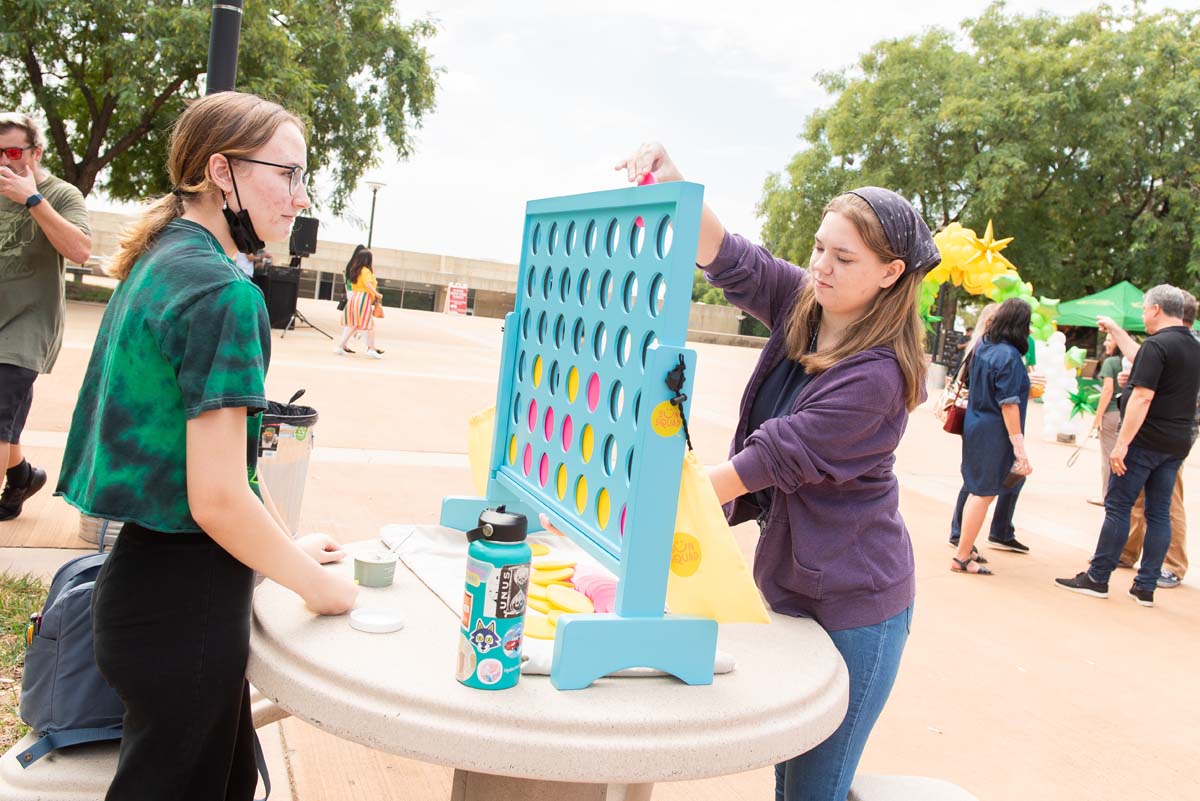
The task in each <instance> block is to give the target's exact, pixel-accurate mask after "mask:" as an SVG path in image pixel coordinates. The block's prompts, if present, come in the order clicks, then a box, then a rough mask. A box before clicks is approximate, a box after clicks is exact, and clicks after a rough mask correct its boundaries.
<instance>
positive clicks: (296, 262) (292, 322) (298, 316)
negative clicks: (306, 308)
mask: <svg viewBox="0 0 1200 801" xmlns="http://www.w3.org/2000/svg"><path fill="white" fill-rule="evenodd" d="M291 269H292V270H295V271H297V272H299V270H300V257H299V256H292V263H291ZM297 320H299V321H300V322H302V323H304V324H305V325H307V326H308V327H309V328H312V329H313V330H315V331H317V332H318V333H321V334H324V335H325V338H326V339H333V336H332V335H331V334H329V333H328V332H326V331H324V330H323V329H321V328H320V327H318V326H315V325H313V324H312V322H310V321H309V319H308V318H307V317H305V316H304V312H302V311H300V309H299V308H298V301H297V305H293V306H292V316H291V318H289V319H288V321H287V325H285V326H284V327H283V331H281V332H280V333H279V338H280V339H283V338H284V337H285V336H287V332H288V331H291V330H292V329H294V328H295V327H296V321H297Z"/></svg>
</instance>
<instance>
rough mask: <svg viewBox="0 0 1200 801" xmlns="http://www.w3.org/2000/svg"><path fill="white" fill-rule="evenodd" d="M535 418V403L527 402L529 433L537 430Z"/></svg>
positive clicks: (536, 415)
mask: <svg viewBox="0 0 1200 801" xmlns="http://www.w3.org/2000/svg"><path fill="white" fill-rule="evenodd" d="M537 417H538V413H537V401H535V400H531V401H530V402H529V430H530V431H533V430H535V429H536V428H537Z"/></svg>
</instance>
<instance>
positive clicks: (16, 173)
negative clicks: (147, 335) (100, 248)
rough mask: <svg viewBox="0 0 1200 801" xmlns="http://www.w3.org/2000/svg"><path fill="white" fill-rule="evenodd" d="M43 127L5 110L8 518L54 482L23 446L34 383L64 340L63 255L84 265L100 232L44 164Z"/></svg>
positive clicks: (0, 359) (2, 389)
mask: <svg viewBox="0 0 1200 801" xmlns="http://www.w3.org/2000/svg"><path fill="white" fill-rule="evenodd" d="M45 146H46V140H45V137H44V136H43V134H42V130H41V128H40V127H38V125H37V123H36V122H34V121H33V119H32V118H31V117H29V116H27V115H25V114H20V113H15V112H5V113H3V114H0V470H5V471H6V472H5V475H4V492H3V493H2V494H0V520H12V519H14V518H15V517H17V516H18V515H20V514H21V508H22V507H23V506H24V505H25V502H26V501H27V500H29V498H30V497H32V496H33V495H34V494H35V493H36V492H38V491H39V490H40V489H41V488H42V487H44V486H45V485H46V471H45V470H43V469H41V468H40V467H34V466H33V465H31V464H30V463H29V462H28V461H27V460H26V459H25V455H24V453H23V452H22V450H21V433H22V432H23V431H24V429H25V421H26V420H27V419H28V417H29V409H30V407H31V406H32V405H33V384H34V382H35V381H36V380H37V377H38V375H39V374H42V373H49V372H50V371H51V370H52V369H53V368H54V363H55V362H56V361H57V360H58V352H59V349H60V348H61V347H62V336H63V317H64V314H65V308H64V303H63V297H64V292H65V285H64V283H63V259H64V258H66V259H69V260H71V261H73V262H75V263H76V264H83V263H84V262H86V261H87V260H88V258H89V257H90V256H91V252H92V235H91V229H90V228H89V226H88V212H87V206H86V205H84V202H83V195H82V194H81V193H80V192H79V190H78V189H76V188H75V187H74V186H72V185H71V184H69V183H67V182H66V181H63V180H61V179H60V178H57V177H55V176H53V175H51V174H50V173H49V172H48V171H47V170H46V169H45V168H44V167H42V149H43V148H44V147H45Z"/></svg>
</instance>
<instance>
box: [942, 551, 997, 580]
mask: <svg viewBox="0 0 1200 801" xmlns="http://www.w3.org/2000/svg"><path fill="white" fill-rule="evenodd" d="M950 561H951V562H953V563H954V564H955V565H957V567H951V568H950V572H952V573H970V574H971V575H973V576H991V575H995V574H994V573H992V571H991V570H989V569H988V568H986V567H984V566H983V565H979V569H978V570H971V569H970V568H969V567H967V566H968V565H970V564H971V563H972V562H975V563H977V564H978V561H979V560H977V559H974V558H968V559H959V558H958V557H956V556H951V557H950Z"/></svg>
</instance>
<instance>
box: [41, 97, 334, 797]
mask: <svg viewBox="0 0 1200 801" xmlns="http://www.w3.org/2000/svg"><path fill="white" fill-rule="evenodd" d="M305 161H306V159H305V141H304V128H303V125H302V124H301V123H300V121H299V120H298V119H297V118H296V117H295V116H293V115H292V114H290V113H288V112H287V111H285V110H284V109H283V108H281V107H280V106H278V105H276V104H274V103H270V102H267V101H265V100H262V99H260V98H257V97H254V96H253V95H247V94H241V93H237V92H223V93H219V94H214V95H209V96H208V97H205V98H203V99H201V100H198V101H196V102H194V103H192V104H191V105H190V106H189V107H188V109H187V110H186V111H185V112H184V113H183V114H182V115H181V116H180V118H179V120H178V121H177V122H176V125H175V129H174V131H173V132H172V135H171V146H170V156H169V161H168V165H167V166H168V169H169V172H170V176H171V181H172V183H173V184H174V186H175V187H176V189H175V191H174V192H172V193H171V194H170V195H168V196H166V197H164V198H162V199H160V200H158V201H157V202H155V203H153V204H152V205H151V206H150V207H149V208H148V209H147V210H146V212H145V215H144V217H143V218H142V219H141V221H140V222H139V224H138V225H136V226H135V227H134V228H133V229H132V230H131V231H130V232H128V233H127V234H126V235H125V237H124V238H123V240H122V243H121V250H120V252H119V253H118V254H117V256H116V257H115V259H114V261H113V264H112V267H111V272H112V273H113V274H114V275H115V276H116V277H118V278H120V279H122V283H121V284H120V286H119V287H118V288H117V291H116V293H115V294H114V295H113V298H112V300H111V301H110V303H109V305H108V308H107V309H106V310H105V314H104V320H103V322H102V323H101V326H100V331H99V333H98V334H97V338H96V345H95V347H94V349H93V351H92V357H91V361H90V362H89V364H88V370H87V375H86V377H85V379H84V384H83V388H82V390H81V391H80V394H79V402H78V404H77V405H76V408H75V414H74V418H73V420H72V422H71V433H70V436H69V437H68V440H67V449H66V453H65V456H64V460H63V468H62V473H61V479H60V481H59V486H58V491H59V493H60V494H61V495H62V496H63V497H64V498H66V500H67V501H68V502H70V503H71V504H73V505H75V506H77V507H78V508H79V509H80V510H82V511H83V512H86V513H88V514H91V515H96V516H99V517H105V518H110V519H114V520H123V521H125V525H124V527H123V529H122V531H121V535H120V537H119V539H118V541H117V545H116V547H115V548H114V549H113V552H112V554H111V556H110V557H109V558H108V560H107V562H106V563H105V565H104V568H103V570H102V571H101V573H100V576H99V578H98V579H97V581H96V589H95V594H94V596H93V626H94V630H95V651H96V663H97V665H98V666H99V668H100V671H101V672H102V673H103V674H104V677H105V678H106V679H107V680H108V682H109V683H110V684H112V686H113V687H114V688H115V689H116V691H117V693H118V694H119V695H120V696H121V699H122V700H123V701H124V702H125V718H124V732H123V738H122V741H121V756H120V761H119V763H118V766H117V772H116V775H115V777H114V778H113V782H112V785H111V787H110V789H109V791H108V796H107V797H108V798H109V799H121V800H122V801H127V799H163V800H164V801H165V799H172V801H177V800H178V799H196V801H201V800H202V799H203V800H204V801H208V800H209V799H229V800H232V799H246V801H249V799H251V798H253V795H254V790H255V785H256V781H257V773H256V767H255V759H254V730H253V723H252V720H251V715H250V704H249V690H248V685H247V683H246V678H245V670H246V660H247V657H248V655H249V642H250V600H251V595H252V592H253V588H254V571H255V570H257V571H259V572H260V573H263V574H264V575H266V576H267V577H268V578H271V579H273V580H275V581H278V582H279V583H280V584H283V585H284V586H286V587H288V588H290V589H292V590H294V591H295V592H296V593H298V594H299V595H300V596H301V597H302V598H303V599H304V600H305V602H306V603H307V604H308V606H309V607H310V608H312V610H313V611H315V612H317V613H319V614H341V613H344V612H346V611H348V610H349V609H350V607H351V606H352V605H353V603H354V599H355V597H356V594H357V588H356V587H355V586H354V584H353V583H352V582H350V581H349V580H348V579H346V578H345V577H342V576H340V575H338V574H336V573H334V572H331V571H328V570H325V569H322V568H321V566H320V563H322V562H328V561H333V560H336V559H339V558H341V556H342V554H341V552H340V550H338V548H337V545H336V544H335V543H333V542H332V541H331V540H329V539H328V538H323V537H315V538H306V539H304V540H301V541H297V542H293V541H292V539H291V538H290V536H289V535H288V533H287V529H286V527H285V526H284V524H283V522H282V519H281V518H280V517H279V514H278V512H277V511H276V510H275V508H274V506H273V504H271V502H270V496H269V493H268V492H267V489H266V487H265V486H264V485H260V484H259V482H258V477H257V470H256V465H255V460H256V454H257V447H256V446H257V442H258V437H259V427H260V422H261V417H262V410H263V409H264V408H265V407H266V397H265V391H264V386H263V385H264V380H265V376H266V370H267V364H268V362H269V360H270V350H271V340H270V328H269V325H268V322H267V314H266V308H265V304H264V302H263V297H262V293H261V292H259V290H258V289H257V288H256V287H255V286H254V285H253V284H252V283H251V282H250V281H249V280H248V279H247V278H246V276H245V275H244V274H243V273H242V272H241V271H240V270H238V268H237V267H236V266H235V264H234V262H233V260H232V258H231V257H232V256H233V254H234V253H235V252H237V251H242V252H253V250H255V249H257V248H258V247H261V240H260V235H261V236H264V237H266V238H267V239H271V240H280V239H284V238H286V236H287V234H288V229H289V228H290V227H291V224H292V220H293V219H294V218H295V216H296V214H297V213H299V212H300V211H301V210H302V209H304V208H305V207H307V206H308V197H307V195H306V193H305V188H304V165H305Z"/></svg>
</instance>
